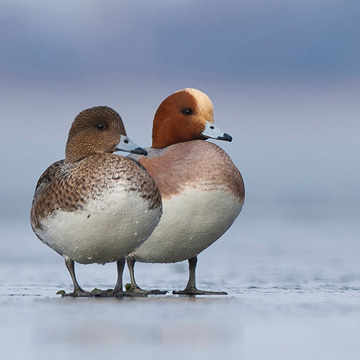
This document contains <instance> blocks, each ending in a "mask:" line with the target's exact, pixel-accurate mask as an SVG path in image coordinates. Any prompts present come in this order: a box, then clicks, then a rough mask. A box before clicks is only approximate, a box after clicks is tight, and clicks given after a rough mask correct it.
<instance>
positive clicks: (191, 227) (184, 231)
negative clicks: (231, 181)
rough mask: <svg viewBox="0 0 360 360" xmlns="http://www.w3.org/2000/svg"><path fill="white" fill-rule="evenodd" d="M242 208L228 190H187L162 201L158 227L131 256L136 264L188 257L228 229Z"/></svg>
mask: <svg viewBox="0 0 360 360" xmlns="http://www.w3.org/2000/svg"><path fill="white" fill-rule="evenodd" d="M242 206H243V203H242V202H239V200H238V199H237V198H236V197H235V196H234V195H233V194H232V193H231V192H229V191H224V190H208V191H206V190H203V191H199V189H194V188H187V189H186V190H184V191H183V192H182V193H181V194H180V195H174V196H172V197H171V198H169V199H163V215H162V218H161V220H160V222H159V225H158V227H157V228H156V229H155V230H154V232H153V233H152V235H151V236H150V237H149V239H148V240H146V241H145V243H144V244H142V245H141V246H140V247H139V248H138V249H137V250H136V251H135V252H134V255H135V257H136V259H137V260H138V261H140V262H152V263H170V262H178V261H183V260H186V259H189V258H192V257H194V256H196V255H198V254H199V253H200V252H201V251H203V250H204V249H206V248H207V247H209V246H210V245H211V244H212V243H214V242H215V241H216V240H217V239H218V238H219V237H220V236H221V235H223V234H224V233H225V232H226V231H227V230H228V229H229V227H230V226H231V225H232V223H233V222H234V220H235V219H236V218H237V216H238V215H239V213H240V211H241V208H242Z"/></svg>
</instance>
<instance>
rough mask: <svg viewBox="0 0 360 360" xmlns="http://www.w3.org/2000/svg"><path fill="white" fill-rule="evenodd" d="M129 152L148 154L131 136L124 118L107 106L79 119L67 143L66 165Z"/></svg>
mask: <svg viewBox="0 0 360 360" xmlns="http://www.w3.org/2000/svg"><path fill="white" fill-rule="evenodd" d="M119 150H123V151H128V152H136V153H140V154H146V151H144V150H143V149H142V148H139V147H138V146H137V145H135V144H134V143H133V142H132V141H131V140H130V139H129V138H128V137H127V136H126V131H125V127H124V124H123V121H122V119H121V117H120V115H119V114H118V113H117V112H116V111H115V110H113V109H111V108H109V107H107V106H97V107H93V108H90V109H87V110H84V111H82V112H81V113H80V114H79V115H78V116H76V118H75V120H74V122H73V123H72V126H71V128H70V131H69V137H68V140H67V143H66V150H65V153H66V159H65V161H66V162H76V161H79V160H81V159H84V158H86V157H88V156H90V155H93V154H101V153H113V152H114V151H119Z"/></svg>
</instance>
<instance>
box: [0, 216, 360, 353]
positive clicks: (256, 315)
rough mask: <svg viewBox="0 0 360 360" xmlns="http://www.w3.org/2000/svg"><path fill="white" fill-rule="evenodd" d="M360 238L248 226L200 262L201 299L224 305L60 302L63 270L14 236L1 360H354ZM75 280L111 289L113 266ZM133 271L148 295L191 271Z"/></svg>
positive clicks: (20, 234)
mask: <svg viewBox="0 0 360 360" xmlns="http://www.w3.org/2000/svg"><path fill="white" fill-rule="evenodd" d="M344 225H346V226H344ZM357 234H358V225H357V224H356V223H351V222H348V223H346V224H342V226H341V227H339V226H338V225H336V224H334V223H325V224H319V223H312V222H307V223H294V224H291V223H281V222H278V221H275V220H272V221H270V220H268V221H262V222H259V224H254V223H252V222H251V221H247V216H246V214H245V215H244V219H239V221H238V222H237V223H236V224H235V225H234V226H233V227H232V228H231V229H230V231H229V232H228V233H227V234H226V235H225V236H224V238H223V239H222V240H220V241H219V242H218V243H216V244H215V245H214V246H212V247H211V248H209V249H208V250H206V251H205V252H204V253H203V254H201V255H200V257H199V263H198V286H199V288H204V289H213V290H225V291H227V292H228V293H229V295H228V296H216V297H210V296H206V297H196V298H195V297H179V296H174V295H172V294H171V293H170V292H169V293H168V294H167V295H165V296H150V297H148V298H124V299H98V298H95V299H93V298H91V299H70V298H61V297H60V296H59V295H56V292H57V291H58V290H60V289H65V290H67V291H69V290H71V281H70V277H69V275H68V273H67V270H66V268H65V266H64V264H63V261H62V258H61V257H60V256H58V255H57V254H55V253H54V252H53V251H52V250H50V249H48V248H47V247H46V246H44V245H43V244H42V243H41V242H40V241H38V240H37V239H36V238H35V236H33V235H32V234H31V232H30V230H28V229H25V230H22V229H21V228H20V229H19V228H18V229H17V231H14V228H13V227H12V226H10V225H9V228H8V230H6V229H5V231H4V233H3V235H2V236H3V237H4V238H6V239H7V243H9V242H10V243H12V244H14V243H16V242H17V241H18V239H19V238H21V239H22V240H21V246H19V247H14V246H13V245H12V246H11V247H10V246H9V249H6V248H5V253H7V254H8V255H7V256H3V255H1V258H0V259H1V268H0V270H1V272H0V274H1V279H0V280H1V286H0V316H1V331H0V345H1V349H2V350H1V351H2V356H4V358H14V359H15V358H16V359H43V358H44V359H45V358H51V359H61V358H64V357H65V358H68V359H75V358H85V357H88V358H94V359H95V358H104V357H106V356H112V357H113V356H118V357H123V356H124V357H125V356H135V357H136V358H139V357H140V356H143V357H144V358H148V359H159V358H160V359H162V358H173V359H182V358H184V357H186V358H199V359H218V358H221V359H223V358H230V359H264V358H266V359H289V358H291V359H310V358H311V359H315V358H316V359H339V358H343V359H358V356H359V353H360V343H359V337H360V268H359V264H358V254H359V250H360V249H359V244H358V239H357ZM2 240H3V239H2ZM315 240H316V241H315ZM340 240H341V244H340V245H339V241H340ZM11 249H12V250H11ZM6 250H7V251H6ZM19 260H20V261H19ZM76 270H77V273H78V278H79V282H80V283H81V284H82V286H83V287H84V288H85V289H92V288H94V287H99V288H103V289H106V288H110V287H112V286H113V285H114V283H115V280H116V267H115V265H114V264H107V265H105V266H101V265H86V266H84V265H77V267H76ZM136 270H137V279H138V282H139V284H140V285H141V286H142V287H144V288H161V289H167V290H173V289H180V288H182V287H184V286H185V283H186V281H187V264H186V263H180V264H169V265H152V264H137V265H136ZM124 281H125V282H127V281H128V274H127V271H125V276H124ZM5 355H6V356H5Z"/></svg>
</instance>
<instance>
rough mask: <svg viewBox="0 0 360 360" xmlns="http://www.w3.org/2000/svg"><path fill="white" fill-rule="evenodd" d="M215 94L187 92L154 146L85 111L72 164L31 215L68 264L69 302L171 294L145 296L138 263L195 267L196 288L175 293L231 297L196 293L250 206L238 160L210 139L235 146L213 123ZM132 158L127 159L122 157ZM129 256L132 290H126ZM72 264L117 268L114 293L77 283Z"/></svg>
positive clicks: (169, 112) (58, 173)
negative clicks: (215, 251)
mask: <svg viewBox="0 0 360 360" xmlns="http://www.w3.org/2000/svg"><path fill="white" fill-rule="evenodd" d="M213 121H214V119H213V106H212V103H211V101H210V99H209V98H208V96H207V95H205V94H204V93H202V92H201V91H199V90H196V89H183V90H180V91H177V92H176V93H174V94H172V95H170V96H169V97H167V98H166V99H165V100H164V101H163V102H162V103H161V104H160V106H159V108H158V109H157V111H156V114H155V117H154V123H153V131H152V146H151V148H148V149H146V150H145V149H142V148H140V147H138V146H137V145H135V144H134V143H133V142H132V141H131V140H130V139H129V138H128V137H127V135H126V131H125V127H124V124H123V122H122V119H121V117H120V116H119V115H118V114H117V113H116V112H115V111H114V110H112V109H110V108H108V107H105V106H101V107H95V108H91V109H88V110H84V111H83V112H81V113H80V114H79V115H78V116H77V117H76V118H75V120H74V122H73V124H72V126H71V129H70V132H69V137H68V141H67V144H66V157H65V160H60V161H57V162H55V163H54V164H52V165H51V166H50V167H49V168H48V169H47V170H45V172H44V173H43V174H42V175H41V177H40V179H39V181H38V183H37V186H36V189H35V194H34V198H33V203H32V208H31V225H32V228H33V230H34V232H35V234H36V235H37V236H38V238H39V239H40V240H41V241H43V242H44V243H45V244H47V245H48V246H50V247H51V248H52V249H54V250H55V251H56V252H58V253H59V254H60V255H62V256H63V257H64V258H65V264H66V267H67V269H68V270H69V272H70V275H71V278H72V280H73V284H74V290H73V292H71V293H68V294H64V295H67V296H74V297H76V296H95V295H97V296H123V295H137V294H145V295H146V294H155V293H164V292H162V291H158V290H153V291H151V290H150V291H146V290H143V289H141V288H140V287H139V286H138V285H137V284H136V282H135V276H134V265H135V262H136V261H140V262H150V263H173V262H178V261H183V260H188V261H189V281H188V284H187V286H186V287H185V289H184V290H182V291H177V292H174V293H176V294H190V295H197V294H226V293H224V292H211V291H202V290H199V289H197V288H196V282H195V268H196V262H197V255H198V254H199V253H200V252H201V251H203V250H204V249H206V248H207V247H208V246H210V245H211V244H212V243H213V242H215V241H216V240H217V239H219V238H220V237H221V235H223V234H224V233H225V232H226V231H227V230H228V229H229V227H230V226H231V225H232V223H233V222H234V221H235V219H236V217H237V216H238V214H239V213H240V211H241V208H242V206H243V203H244V196H245V191H244V183H243V180H242V177H241V174H240V172H239V170H238V169H237V168H236V166H235V165H234V164H233V162H232V161H231V159H230V157H229V156H228V155H227V154H226V153H225V152H224V151H223V150H222V149H221V148H220V147H218V146H217V145H215V144H213V143H210V142H206V141H204V140H206V139H208V138H213V139H218V140H225V141H231V140H232V138H231V136H230V135H228V134H226V133H223V132H222V131H220V129H218V128H217V127H216V126H215V125H214V124H213ZM119 150H122V151H127V152H130V153H132V154H131V155H130V156H129V157H123V156H118V155H115V154H113V153H114V152H115V151H119ZM126 257H127V262H128V267H129V272H130V279H131V286H130V288H129V289H127V291H126V292H124V291H123V284H122V276H123V270H124V265H125V258H126ZM74 261H75V262H78V263H81V264H89V263H100V264H104V263H108V262H115V261H116V262H117V269H118V279H117V283H116V285H115V287H114V289H113V290H112V291H111V292H99V293H96V294H95V293H92V292H91V293H90V292H87V291H85V290H83V289H82V288H81V287H80V285H79V284H78V282H77V280H76V276H75V271H74Z"/></svg>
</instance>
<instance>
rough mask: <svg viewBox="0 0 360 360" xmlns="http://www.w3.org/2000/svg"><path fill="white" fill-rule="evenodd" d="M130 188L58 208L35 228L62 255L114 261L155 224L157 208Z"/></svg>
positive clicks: (148, 233) (137, 244)
mask: <svg viewBox="0 0 360 360" xmlns="http://www.w3.org/2000/svg"><path fill="white" fill-rule="evenodd" d="M148 206H149V203H148V202H147V201H144V199H142V198H140V197H139V196H138V195H136V194H134V193H132V192H124V191H121V192H118V193H110V194H107V195H105V196H104V197H103V198H102V199H101V200H91V202H89V203H88V204H87V205H86V206H85V207H84V209H83V210H77V211H73V212H65V211H58V212H56V213H55V214H54V215H53V216H49V217H47V218H45V219H43V220H42V221H41V227H42V230H36V233H37V235H38V236H39V237H40V238H41V239H42V241H43V242H44V243H45V244H47V245H48V246H50V247H51V248H52V249H54V250H55V251H56V252H58V253H59V254H61V255H66V256H68V257H69V258H70V259H72V260H74V261H76V262H78V263H82V264H87V263H101V264H103V263H107V262H113V261H117V260H119V259H120V258H122V257H124V256H126V255H128V254H129V253H131V252H132V251H133V250H134V249H135V248H137V247H138V246H139V245H141V244H142V243H143V242H144V241H145V240H146V239H147V238H148V236H149V235H150V234H151V233H152V231H153V230H154V228H155V227H156V225H157V223H158V221H159V218H160V215H161V213H160V210H159V209H156V210H150V209H148Z"/></svg>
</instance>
